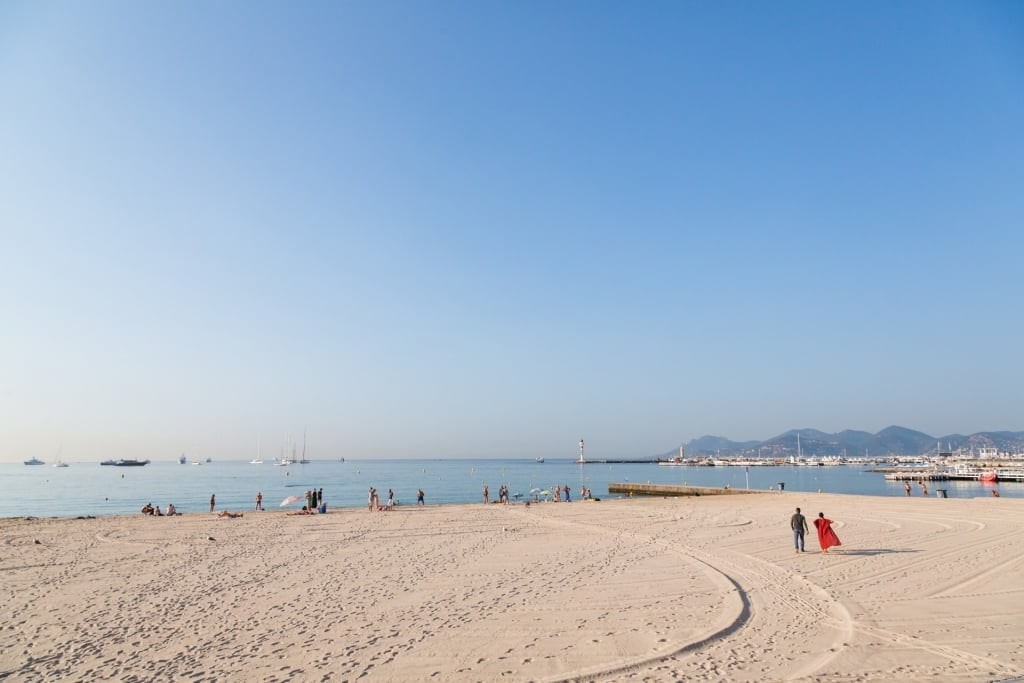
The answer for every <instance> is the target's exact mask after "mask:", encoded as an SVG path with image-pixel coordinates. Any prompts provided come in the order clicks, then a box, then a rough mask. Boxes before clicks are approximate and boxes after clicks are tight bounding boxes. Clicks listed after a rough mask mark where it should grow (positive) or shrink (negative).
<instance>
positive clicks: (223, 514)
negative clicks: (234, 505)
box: [217, 510, 242, 519]
mask: <svg viewBox="0 0 1024 683" xmlns="http://www.w3.org/2000/svg"><path fill="white" fill-rule="evenodd" d="M217 516H218V517H228V518H230V519H234V518H235V517H241V516H242V513H241V512H228V511H227V510H221V511H220V512H218V513H217Z"/></svg>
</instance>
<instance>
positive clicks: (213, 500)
mask: <svg viewBox="0 0 1024 683" xmlns="http://www.w3.org/2000/svg"><path fill="white" fill-rule="evenodd" d="M216 506H217V494H216V493H211V494H210V512H213V508H215V507H216Z"/></svg>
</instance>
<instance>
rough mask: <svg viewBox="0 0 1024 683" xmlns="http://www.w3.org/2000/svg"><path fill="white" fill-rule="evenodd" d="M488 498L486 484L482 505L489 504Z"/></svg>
mask: <svg viewBox="0 0 1024 683" xmlns="http://www.w3.org/2000/svg"><path fill="white" fill-rule="evenodd" d="M488 496H489V493H488V490H487V484H484V505H487V503H488V502H490V501H489V500H488Z"/></svg>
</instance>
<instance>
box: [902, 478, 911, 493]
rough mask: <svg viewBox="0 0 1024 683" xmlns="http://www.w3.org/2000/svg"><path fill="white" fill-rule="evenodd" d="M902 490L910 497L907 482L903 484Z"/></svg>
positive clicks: (908, 483)
mask: <svg viewBox="0 0 1024 683" xmlns="http://www.w3.org/2000/svg"><path fill="white" fill-rule="evenodd" d="M903 490H904V491H906V492H907V495H908V496H909V495H910V482H909V481H905V482H903Z"/></svg>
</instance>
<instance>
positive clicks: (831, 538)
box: [814, 512, 842, 553]
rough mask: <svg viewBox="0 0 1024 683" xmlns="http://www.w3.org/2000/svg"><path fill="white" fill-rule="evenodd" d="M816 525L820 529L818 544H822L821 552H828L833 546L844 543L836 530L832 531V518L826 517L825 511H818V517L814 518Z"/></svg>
mask: <svg viewBox="0 0 1024 683" xmlns="http://www.w3.org/2000/svg"><path fill="white" fill-rule="evenodd" d="M814 527H815V528H816V529H817V530H818V545H820V546H821V552H823V553H827V552H828V549H829V548H831V547H832V546H834V545H842V543H840V541H839V537H838V536H836V532H834V531H832V520H831V519H825V513H824V512H819V513H818V518H817V519H816V520H814Z"/></svg>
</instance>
